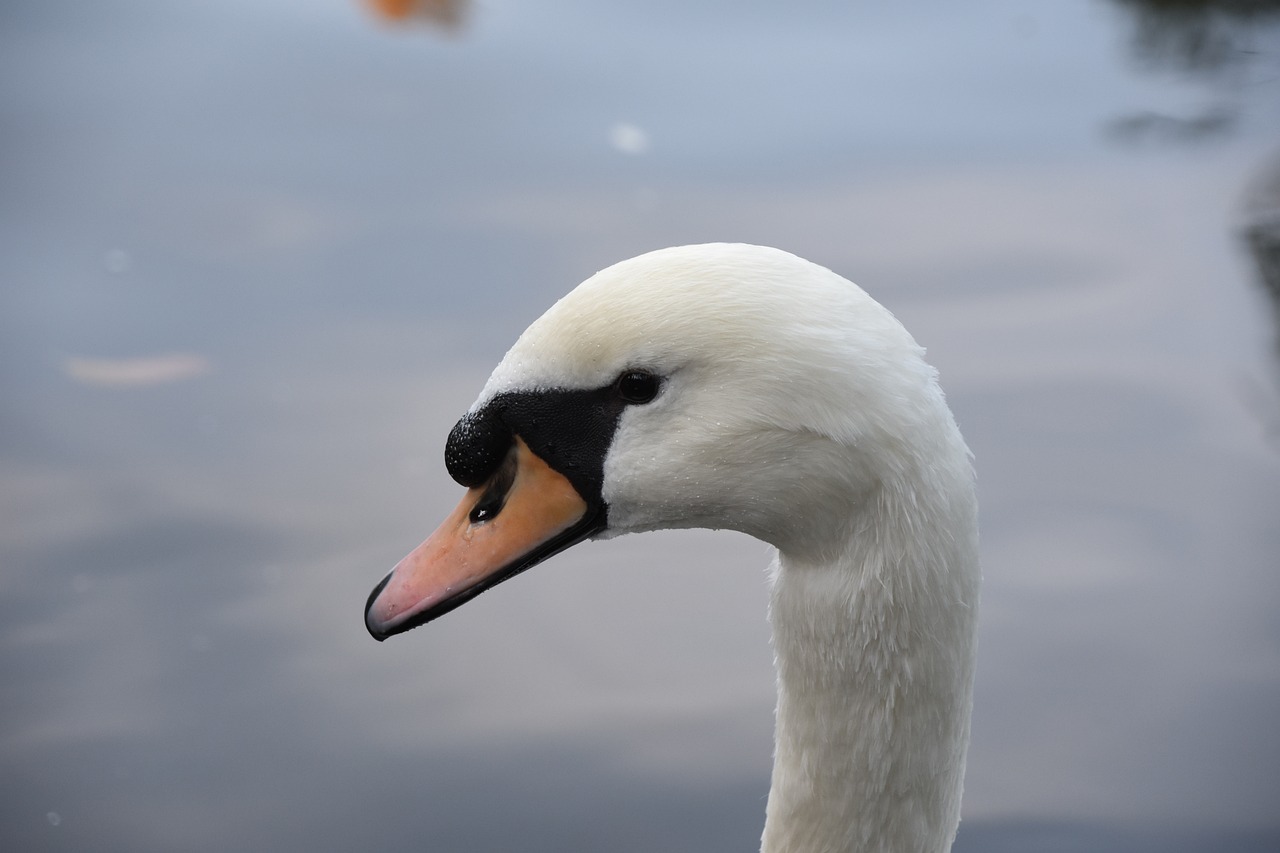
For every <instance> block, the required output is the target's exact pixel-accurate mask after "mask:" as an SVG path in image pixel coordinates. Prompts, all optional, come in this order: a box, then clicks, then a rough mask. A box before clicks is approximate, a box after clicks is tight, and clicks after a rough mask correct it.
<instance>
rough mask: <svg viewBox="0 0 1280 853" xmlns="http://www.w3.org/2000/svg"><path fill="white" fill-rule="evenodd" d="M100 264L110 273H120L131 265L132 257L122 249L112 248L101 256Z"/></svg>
mask: <svg viewBox="0 0 1280 853" xmlns="http://www.w3.org/2000/svg"><path fill="white" fill-rule="evenodd" d="M102 265H103V266H104V267H106V269H107V272H109V273H111V274H112V275H121V274H122V273H126V272H128V271H129V267H131V266H133V258H132V257H130V256H129V253H128V252H126V251H125V250H124V249H112V250H111V251H109V252H107V253H106V254H105V255H103V256H102Z"/></svg>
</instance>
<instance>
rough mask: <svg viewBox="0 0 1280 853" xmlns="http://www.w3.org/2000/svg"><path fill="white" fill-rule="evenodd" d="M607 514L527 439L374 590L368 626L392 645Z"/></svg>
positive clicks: (580, 535)
mask: <svg viewBox="0 0 1280 853" xmlns="http://www.w3.org/2000/svg"><path fill="white" fill-rule="evenodd" d="M602 518H603V513H602V512H600V511H599V510H597V511H595V512H592V511H591V508H590V507H589V506H588V504H587V502H586V501H585V500H584V499H583V498H582V496H581V495H579V494H578V492H577V490H576V489H575V488H574V487H573V485H572V484H570V482H569V481H568V480H567V479H566V478H565V477H564V475H563V474H561V473H559V472H558V471H556V470H555V469H553V468H552V467H551V466H550V465H548V464H547V463H546V462H544V461H543V460H542V459H541V458H539V457H538V455H537V454H535V453H534V452H533V451H531V450H530V449H529V448H528V446H527V445H526V444H525V443H524V441H523V440H521V439H520V438H519V437H516V439H515V441H514V443H513V445H512V448H511V450H510V452H509V453H508V455H507V458H506V460H505V461H504V462H503V464H502V466H501V467H500V468H499V469H498V471H497V472H496V473H495V474H494V475H493V476H492V477H490V478H489V480H488V482H486V483H484V484H482V485H480V486H477V487H475V488H472V489H468V490H467V493H466V495H465V496H464V497H463V498H462V502H461V503H460V504H458V506H457V508H456V509H455V510H454V511H453V512H452V513H450V515H449V517H448V518H446V519H445V520H444V522H443V523H442V524H441V525H440V527H438V528H437V529H436V532H435V533H432V534H431V535H430V536H429V537H428V538H427V540H426V541H425V542H423V543H422V544H421V545H419V546H418V547H417V548H415V549H414V550H413V551H412V552H411V553H410V554H409V555H408V556H407V557H405V558H404V559H403V560H401V561H400V562H399V563H398V564H396V567H395V568H394V569H392V570H391V573H390V574H389V575H387V576H386V577H385V578H383V580H382V583H380V584H378V586H377V587H375V588H374V590H373V592H372V593H371V594H370V595H369V601H368V602H367V603H366V605H365V613H364V623H365V627H367V628H368V629H369V633H370V634H372V635H373V637H374V639H376V640H385V639H386V638H387V637H390V636H392V635H393V634H399V633H401V632H403V631H408V630H409V629H410V628H415V627H417V626H418V625H422V624H424V623H426V622H430V621H431V620H432V619H435V618H436V617H438V616H443V615H444V614H445V613H448V612H449V611H450V610H453V609H454V608H455V607H458V606H459V605H461V604H464V603H465V602H467V601H469V600H471V599H472V598H474V597H476V596H477V595H479V594H480V593H482V592H484V591H485V590H486V589H489V588H490V587H492V586H495V585H497V584H499V583H501V582H502V581H504V580H507V579H508V578H510V577H513V576H514V575H517V574H519V573H520V572H522V571H524V570H525V569H528V568H530V567H532V566H534V565H536V564H537V563H539V562H541V561H542V560H545V559H546V558H547V557H550V556H551V555H552V554H555V553H557V552H558V551H562V550H564V549H565V548H568V547H569V546H570V545H573V544H575V543H577V542H580V541H582V540H583V539H586V538H587V537H588V536H590V535H591V534H592V533H595V532H596V531H597V530H599V529H600V528H601V527H602V526H603V524H602V523H600V521H599V520H598V519H602Z"/></svg>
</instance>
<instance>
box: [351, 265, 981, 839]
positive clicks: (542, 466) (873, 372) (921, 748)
mask: <svg viewBox="0 0 1280 853" xmlns="http://www.w3.org/2000/svg"><path fill="white" fill-rule="evenodd" d="M445 462H446V467H447V468H448V471H449V474H450V475H451V476H452V477H453V479H455V480H456V481H457V482H458V483H459V484H461V485H463V486H466V487H467V492H466V495H465V496H464V497H463V499H462V502H461V503H460V504H459V505H458V507H457V509H455V510H454V511H453V512H452V514H450V515H449V516H448V517H447V518H446V519H445V520H444V522H443V523H442V524H441V525H440V527H439V528H438V529H437V530H436V531H435V532H434V533H433V534H432V535H431V536H430V537H429V538H428V539H427V540H426V541H425V542H423V543H422V544H421V545H420V546H418V548H417V549H415V550H414V551H413V552H411V553H410V554H409V555H408V556H406V557H405V558H404V559H403V560H402V561H401V562H400V563H398V564H397V565H396V566H395V568H394V569H393V570H392V571H391V573H390V574H388V575H387V576H386V578H384V579H383V581H382V582H381V583H379V584H378V585H377V587H376V588H375V589H374V590H373V592H372V594H371V595H370V596H369V599H368V602H367V604H366V607H365V625H366V627H367V628H368V630H369V632H370V633H371V634H372V635H373V636H374V637H375V638H376V639H378V640H383V639H386V638H387V637H389V636H391V635H393V634H398V633H400V632H403V631H407V630H409V629H410V628H413V627H416V626H418V625H421V624H423V623H425V622H429V621H430V620H432V619H435V618H437V617H439V616H441V615H443V614H444V613H447V612H449V611H450V610H453V609H454V608H456V607H458V606H459V605H461V604H463V603H465V602H466V601H468V600H470V599H471V598H474V597H475V596H476V595H478V594H479V593H481V592H483V591H484V590H486V589H489V588H490V587H492V586H494V585H495V584H498V583H500V582H502V581H504V580H507V579H508V578H510V577H512V576H514V575H516V574H518V573H520V572H523V571H524V570H526V569H528V568H530V567H531V566H533V565H535V564H536V563H538V562H540V561H542V560H544V559H546V558H548V557H550V556H551V555H553V554H555V553H557V552H559V551H561V550H563V549H565V548H568V547H570V546H571V545H573V544H575V543H577V542H580V541H582V540H585V539H607V538H611V537H614V536H619V535H622V534H624V533H635V532H640V531H646V530H658V529H666V528H690V527H706V528H727V529H733V530H738V531H741V532H744V533H747V534H749V535H752V536H755V537H757V538H759V539H762V540H764V541H765V542H767V543H769V544H771V545H773V546H774V547H775V549H776V555H775V557H774V559H773V562H772V564H771V566H770V569H769V580H770V585H771V588H770V603H769V620H770V624H771V628H772V639H773V647H774V654H775V664H776V669H777V692H778V704H777V713H776V732H775V749H774V767H773V774H772V784H771V789H770V792H769V797H768V801H767V803H766V807H765V826H764V833H763V838H762V842H761V850H762V851H763V853H854V851H856V852H857V853H873V851H883V853H889V852H890V851H892V853H917V851H919V853H936V852H937V851H946V850H948V849H950V846H951V843H952V840H953V839H954V836H955V832H956V828H957V826H958V824H959V819H960V797H961V790H962V787H963V778H964V765H965V753H966V749H967V746H968V740H969V718H970V709H971V704H972V687H973V675H974V658H975V652H976V646H975V641H976V637H975V628H976V623H977V607H978V588H979V576H980V572H979V565H978V544H977V542H978V533H977V501H976V496H975V483H974V473H973V467H972V463H971V457H970V454H969V450H968V448H967V447H966V446H965V443H964V439H963V438H962V437H961V435H960V431H959V429H958V428H957V426H956V423H955V420H954V418H953V417H952V414H951V411H950V410H949V409H948V407H947V405H946V402H945V400H944V398H943V394H942V391H941V389H940V388H939V386H938V382H937V374H936V372H935V371H934V369H933V368H932V367H930V366H929V365H928V364H927V363H926V362H925V360H924V351H923V349H922V348H920V347H919V346H918V345H917V344H916V343H915V341H914V340H913V339H912V337H911V335H910V334H909V333H908V332H907V331H906V329H905V328H903V326H902V325H901V324H900V323H899V322H898V321H897V320H896V319H895V318H894V317H893V315H892V314H890V313H889V311H888V310H886V309H885V308H883V307H882V306H881V305H879V304H878V303H877V302H875V301H874V300H873V299H872V298H871V297H870V296H868V295H867V294H866V293H865V292H864V291H863V290H862V289H860V288H859V287H857V286H856V285H854V284H853V283H852V282H850V281H848V280H846V279H844V278H842V277H840V276H839V275H837V274H836V273H834V272H831V271H830V270H828V269H825V268H823V267H821V266H818V265H816V264H813V263H810V262H808V261H805V260H803V259H801V258H799V257H796V256H795V255H792V254H789V253H786V252H783V251H781V250H778V249H771V248H765V247H760V246H749V245H740V244H709V245H699V246H684V247H678V248H670V249H663V250H659V251H655V252H651V253H648V254H645V255H641V256H639V257H636V258H632V259H631V260H627V261H623V262H621V263H618V264H616V265H614V266H611V267H609V268H607V269H605V270H603V271H601V272H599V273H597V274H596V275H594V276H592V277H591V278H589V279H588V280H587V281H585V282H583V283H582V284H581V285H579V286H578V287H577V288H575V289H574V290H572V291H571V292H570V293H568V294H567V295H566V296H564V297H563V298H562V299H560V301H559V302H557V303H556V304H555V305H553V306H552V307H551V308H550V309H549V310H548V311H547V312H546V313H545V314H543V315H542V317H541V318H539V319H538V320H536V321H535V322H534V323H533V324H532V325H531V326H530V327H529V328H528V329H527V330H526V331H525V332H524V333H523V334H522V335H521V336H520V338H519V339H518V340H517V341H516V343H515V345H514V346H513V347H512V348H511V350H510V351H509V352H508V353H507V354H506V357H505V358H503V360H502V361H501V362H500V363H499V364H498V366H497V368H495V369H494V371H493V373H492V375H491V376H490V378H489V380H488V382H487V383H486V384H485V386H484V388H483V390H482V391H481V392H480V396H479V398H478V399H477V400H476V402H475V404H474V405H473V406H472V407H471V408H470V410H469V411H468V412H467V413H466V415H465V416H464V417H463V418H462V419H461V420H460V421H458V423H457V425H456V426H455V427H454V428H453V430H452V431H451V432H450V434H449V437H448V441H447V443H446V446H445Z"/></svg>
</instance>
